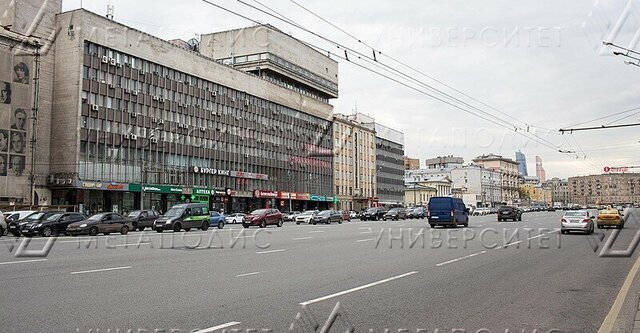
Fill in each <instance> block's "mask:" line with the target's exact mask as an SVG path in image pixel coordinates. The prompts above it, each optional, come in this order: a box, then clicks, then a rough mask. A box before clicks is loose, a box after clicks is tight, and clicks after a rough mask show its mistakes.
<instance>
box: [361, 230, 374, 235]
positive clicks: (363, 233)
mask: <svg viewBox="0 0 640 333" xmlns="http://www.w3.org/2000/svg"><path fill="white" fill-rule="evenodd" d="M372 233H373V231H361V232H360V234H361V235H366V234H372Z"/></svg>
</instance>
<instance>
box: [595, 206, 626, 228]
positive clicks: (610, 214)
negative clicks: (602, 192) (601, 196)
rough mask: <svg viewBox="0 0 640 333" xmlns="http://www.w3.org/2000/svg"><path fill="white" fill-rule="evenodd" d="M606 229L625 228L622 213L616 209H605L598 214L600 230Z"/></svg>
mask: <svg viewBox="0 0 640 333" xmlns="http://www.w3.org/2000/svg"><path fill="white" fill-rule="evenodd" d="M604 227H609V228H611V227H616V228H618V229H622V228H624V219H623V218H622V216H620V212H618V210H616V209H612V208H610V209H603V210H601V211H600V212H598V229H602V228H604Z"/></svg>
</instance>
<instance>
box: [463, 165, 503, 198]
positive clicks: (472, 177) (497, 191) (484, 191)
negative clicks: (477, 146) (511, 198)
mask: <svg viewBox="0 0 640 333" xmlns="http://www.w3.org/2000/svg"><path fill="white" fill-rule="evenodd" d="M451 180H452V181H453V187H454V188H456V189H460V190H462V199H463V200H464V202H465V204H467V205H473V206H476V207H495V206H498V205H500V203H501V202H502V187H501V186H502V177H501V174H500V172H497V171H494V170H491V169H486V168H483V167H481V166H479V165H473V164H472V165H467V166H464V167H462V168H456V169H452V170H451Z"/></svg>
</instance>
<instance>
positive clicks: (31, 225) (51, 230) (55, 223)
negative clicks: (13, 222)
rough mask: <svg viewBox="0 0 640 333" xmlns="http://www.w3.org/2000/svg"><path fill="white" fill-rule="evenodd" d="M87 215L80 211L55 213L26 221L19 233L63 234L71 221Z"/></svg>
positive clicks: (82, 218)
mask: <svg viewBox="0 0 640 333" xmlns="http://www.w3.org/2000/svg"><path fill="white" fill-rule="evenodd" d="M86 218H87V217H86V216H84V215H83V214H80V213H64V212H60V213H56V214H52V215H49V216H48V217H46V218H45V219H43V220H40V221H34V222H28V223H25V224H23V225H21V226H20V233H21V234H22V235H24V236H26V237H32V236H35V235H40V236H42V237H50V236H57V235H59V234H64V233H66V231H67V227H68V226H69V225H70V224H71V223H75V222H80V221H84V220H85V219H86Z"/></svg>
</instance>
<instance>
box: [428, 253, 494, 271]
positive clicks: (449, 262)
mask: <svg viewBox="0 0 640 333" xmlns="http://www.w3.org/2000/svg"><path fill="white" fill-rule="evenodd" d="M484 253H487V251H482V252H476V253H473V254H470V255H467V256H464V257H460V258H456V259H452V260H448V261H445V262H441V263H439V264H436V267H441V266H444V265H448V264H451V263H454V262H457V261H460V260H464V259H469V258H472V257H475V256H478V255H481V254H484Z"/></svg>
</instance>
